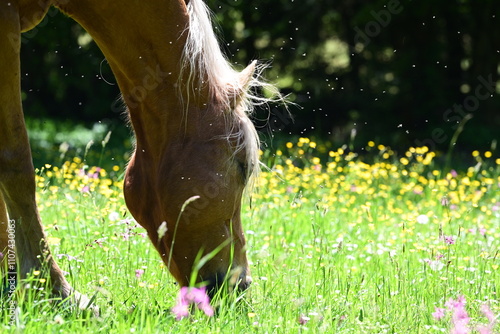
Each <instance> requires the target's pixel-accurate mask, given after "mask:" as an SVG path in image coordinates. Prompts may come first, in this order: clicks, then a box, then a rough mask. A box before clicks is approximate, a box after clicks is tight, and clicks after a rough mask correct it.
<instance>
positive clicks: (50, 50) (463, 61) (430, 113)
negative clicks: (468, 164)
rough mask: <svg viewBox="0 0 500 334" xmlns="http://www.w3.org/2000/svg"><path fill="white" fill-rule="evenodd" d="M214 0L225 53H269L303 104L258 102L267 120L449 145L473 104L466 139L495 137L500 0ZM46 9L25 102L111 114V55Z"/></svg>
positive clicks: (360, 140) (244, 58)
mask: <svg viewBox="0 0 500 334" xmlns="http://www.w3.org/2000/svg"><path fill="white" fill-rule="evenodd" d="M207 2H208V4H209V6H210V7H211V8H212V9H213V11H214V12H215V13H216V18H217V21H218V23H219V27H218V28H217V29H218V30H220V35H221V36H224V40H225V42H224V44H223V47H224V49H225V51H226V52H227V54H228V56H229V58H230V59H231V60H232V61H233V62H236V63H238V64H239V66H241V67H243V66H244V65H245V64H247V63H248V62H250V61H251V60H252V59H256V58H258V59H264V60H268V61H269V62H270V64H271V66H272V67H271V68H270V69H269V70H268V71H266V74H265V75H266V77H267V78H268V79H269V80H270V81H272V82H276V83H278V85H279V86H280V88H281V89H282V90H283V91H284V93H287V94H290V99H291V100H292V101H293V102H295V103H297V104H298V105H299V106H300V107H299V108H293V107H292V110H291V111H292V114H293V115H294V119H295V121H294V122H293V123H292V122H290V121H289V120H288V119H286V117H285V116H284V113H283V111H282V110H280V109H279V108H276V109H273V110H272V111H271V115H269V112H268V111H266V110H262V111H259V112H258V113H257V124H258V125H259V127H261V128H266V129H267V130H268V131H272V133H283V134H288V133H293V134H304V135H310V134H316V135H318V136H322V137H324V138H326V139H328V140H331V141H333V142H334V143H335V144H342V143H351V144H352V140H353V138H355V139H354V144H356V145H364V143H366V141H368V140H377V141H379V142H382V143H385V144H390V145H393V146H396V147H397V146H402V147H407V146H408V145H428V146H430V147H431V148H438V149H446V148H447V146H448V145H449V142H450V140H451V138H452V136H453V134H454V133H455V131H456V130H457V128H458V124H459V123H460V122H461V121H463V120H464V118H465V116H466V115H467V114H472V115H473V116H474V117H473V118H472V120H471V121H469V122H468V123H467V124H466V125H465V130H464V132H463V133H462V134H461V136H460V138H459V141H458V145H459V146H461V147H467V148H468V149H469V148H470V147H474V148H488V147H490V146H491V145H492V142H493V140H494V139H497V140H498V139H500V138H499V134H498V133H499V131H498V129H499V128H500V112H499V111H500V99H499V96H498V93H499V91H500V87H499V86H500V85H499V84H498V77H499V66H500V35H498V34H496V33H494V32H495V31H500V29H499V28H500V18H498V17H497V13H500V10H499V9H500V2H499V1H498V0H483V1H481V2H480V3H477V2H473V1H472V0H450V1H444V2H435V1H431V0H420V1H409V0H374V1H370V2H366V1H361V0H344V1H332V0H301V1H298V0H272V1H271V0H255V1H253V2H251V3H249V2H247V1H243V0H222V1H221V0H207ZM50 13H51V15H49V18H48V19H46V20H47V22H46V24H45V26H44V27H41V28H37V30H36V33H35V34H33V36H29V34H31V33H28V34H27V35H26V37H25V42H26V43H25V44H23V46H24V48H23V52H22V57H23V73H25V76H24V78H23V89H24V91H25V92H26V98H25V101H24V102H25V108H26V113H27V114H31V115H39V114H43V115H50V116H58V117H77V118H79V119H84V120H98V119H101V118H103V117H116V115H117V112H116V111H115V109H116V108H113V107H112V105H113V101H114V100H115V99H116V97H117V96H118V94H119V93H118V89H117V86H116V85H114V86H112V85H109V84H107V83H105V82H104V80H102V76H104V78H106V80H107V81H110V82H114V79H112V75H111V73H110V71H109V67H108V66H107V64H106V63H105V62H104V63H102V61H103V59H104V57H103V56H102V54H101V53H100V51H99V50H98V49H97V47H96V46H95V44H94V43H92V42H90V39H89V38H88V35H86V33H85V32H84V31H83V30H82V29H81V28H80V27H79V26H78V25H76V24H75V23H74V22H72V21H71V20H69V19H67V18H64V17H63V16H62V15H60V14H56V13H55V12H52V11H51V12H50ZM268 119H270V120H271V121H270V122H267V120H268ZM266 122H267V125H266V124H265V123H266Z"/></svg>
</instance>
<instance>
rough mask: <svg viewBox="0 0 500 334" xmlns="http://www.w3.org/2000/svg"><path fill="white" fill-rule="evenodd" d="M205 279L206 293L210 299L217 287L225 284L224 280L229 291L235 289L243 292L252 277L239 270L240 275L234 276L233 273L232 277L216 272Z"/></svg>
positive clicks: (217, 289)
mask: <svg viewBox="0 0 500 334" xmlns="http://www.w3.org/2000/svg"><path fill="white" fill-rule="evenodd" d="M233 274H234V273H233ZM234 278H236V279H234ZM206 281H207V283H208V284H207V286H206V289H207V294H208V296H209V297H210V299H212V298H213V297H214V296H215V295H216V294H217V292H218V291H219V289H220V288H221V287H222V286H224V285H225V284H223V283H224V282H225V283H226V284H227V285H228V286H229V291H232V290H233V289H236V290H237V291H239V292H243V291H245V290H246V289H248V288H249V287H250V285H251V284H252V277H250V276H248V275H246V274H245V272H240V275H237V276H236V277H234V275H233V277H226V275H225V274H221V273H217V274H215V275H214V276H213V277H212V278H210V279H208V280H206Z"/></svg>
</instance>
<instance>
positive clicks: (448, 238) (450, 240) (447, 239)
mask: <svg viewBox="0 0 500 334" xmlns="http://www.w3.org/2000/svg"><path fill="white" fill-rule="evenodd" d="M444 242H445V243H446V244H447V245H453V244H454V243H455V239H453V237H452V236H451V235H448V236H447V235H445V236H444Z"/></svg>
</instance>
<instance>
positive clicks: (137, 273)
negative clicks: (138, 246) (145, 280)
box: [135, 269, 144, 278]
mask: <svg viewBox="0 0 500 334" xmlns="http://www.w3.org/2000/svg"><path fill="white" fill-rule="evenodd" d="M142 274H144V270H142V269H136V270H135V277H137V278H141V276H142Z"/></svg>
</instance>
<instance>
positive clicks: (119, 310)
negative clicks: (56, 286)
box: [0, 138, 500, 333]
mask: <svg viewBox="0 0 500 334" xmlns="http://www.w3.org/2000/svg"><path fill="white" fill-rule="evenodd" d="M103 146H104V145H103ZM363 152H364V153H363V154H362V155H358V154H356V153H353V152H347V151H346V150H344V149H342V148H338V149H337V148H335V149H332V148H330V147H327V146H326V145H324V144H319V143H316V142H314V141H312V140H311V139H309V138H298V139H297V140H295V141H293V142H288V143H284V145H283V146H282V147H281V148H280V149H277V150H274V151H265V152H263V153H262V156H261V158H262V161H263V163H264V165H265V166H267V167H265V168H263V171H262V174H261V175H260V178H259V180H258V183H257V187H256V188H255V191H254V193H253V194H252V196H251V199H250V198H247V199H246V200H245V202H244V207H243V213H242V217H243V224H244V227H245V230H246V237H247V242H248V257H249V261H250V267H251V271H252V277H253V284H252V286H251V288H250V289H249V290H248V291H247V292H246V293H245V295H244V296H243V297H242V298H241V297H238V298H237V297H235V296H232V295H230V296H228V297H223V298H220V299H217V300H216V301H215V302H216V304H217V306H218V308H217V312H216V315H215V316H212V317H210V316H207V315H205V314H204V313H203V312H201V311H199V310H195V312H194V313H193V314H192V316H191V317H190V318H189V319H182V320H180V321H179V320H177V319H176V317H175V315H174V314H173V313H172V312H171V309H172V307H173V306H174V305H175V304H176V300H177V295H178V291H179V287H178V286H177V285H176V284H175V283H174V280H173V279H172V277H171V276H170V275H169V273H168V271H167V269H166V268H165V266H164V265H163V263H162V262H161V261H160V258H159V256H158V254H157V252H156V251H155V250H154V249H153V247H152V245H151V244H150V241H149V239H148V238H147V236H146V234H145V230H144V229H143V228H141V227H140V226H138V225H137V223H136V222H135V221H134V219H133V218H132V217H131V215H130V213H129V212H128V211H127V209H126V206H125V204H124V199H123V195H122V192H121V188H122V182H123V172H124V170H123V164H121V165H120V164H119V163H116V164H115V163H114V162H111V163H110V162H109V161H106V163H107V165H108V166H109V167H106V168H102V165H103V164H101V165H99V166H92V165H88V161H86V159H85V158H84V155H80V157H74V158H71V159H68V158H67V157H64V160H65V161H64V162H63V161H62V160H61V163H58V164H53V165H51V164H46V165H43V166H41V167H40V168H38V169H37V185H38V201H39V209H40V214H41V216H42V219H43V221H44V224H45V227H46V232H47V234H48V236H49V242H50V244H51V247H52V251H53V253H54V254H55V255H56V257H57V258H58V261H59V264H60V265H61V266H62V268H63V269H64V270H65V271H66V272H67V273H68V279H69V281H70V282H71V283H72V284H73V286H74V287H75V288H76V289H78V290H79V291H81V292H83V293H85V294H87V295H89V296H93V297H95V301H96V303H97V304H98V305H99V307H100V309H101V316H100V317H97V318H96V317H93V316H91V315H89V314H86V313H79V312H72V311H70V310H65V309H64V308H62V307H55V306H54V303H52V302H51V301H50V297H49V296H47V295H44V294H43V292H42V293H40V292H39V293H37V294H35V293H33V291H30V290H34V289H25V290H23V291H19V292H18V293H16V294H15V295H14V296H13V297H11V298H16V301H17V306H18V308H17V313H18V315H17V318H16V321H15V323H12V322H11V321H10V318H9V316H8V310H7V307H6V305H7V303H8V300H6V299H5V297H4V299H3V300H2V303H3V304H2V313H1V316H2V321H1V324H0V327H1V332H5V333H84V332H92V333H302V332H304V333H305V332H310V333H450V332H453V331H455V332H456V333H462V332H463V333H468V332H469V331H470V332H471V333H475V332H477V333H498V332H499V331H500V325H497V324H496V322H497V321H498V315H499V314H500V305H499V296H498V293H499V292H498V287H500V274H499V271H498V268H499V266H500V254H499V246H500V192H499V186H500V159H499V158H497V157H495V156H494V155H493V153H492V152H489V151H487V152H478V151H473V152H470V155H469V158H470V160H469V161H471V163H470V166H467V167H466V168H461V169H453V167H454V165H453V164H451V166H450V169H449V170H445V169H444V168H442V166H441V165H440V164H438V163H436V159H437V158H439V157H437V153H435V152H429V151H428V150H427V148H426V147H420V148H417V147H416V148H409V149H408V151H406V152H400V153H396V152H394V151H392V150H391V148H390V147H386V146H384V145H381V144H378V143H374V142H368V143H367V144H366V147H364V148H363ZM26 283H28V284H30V285H31V286H38V287H39V288H38V289H42V290H43V287H44V284H47V282H46V279H45V278H43V277H40V273H38V272H34V273H33V274H32V276H31V277H30V278H29V279H28V280H27V282H25V284H26ZM460 330H462V332H461V331H460Z"/></svg>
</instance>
